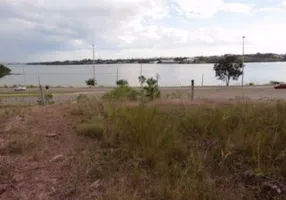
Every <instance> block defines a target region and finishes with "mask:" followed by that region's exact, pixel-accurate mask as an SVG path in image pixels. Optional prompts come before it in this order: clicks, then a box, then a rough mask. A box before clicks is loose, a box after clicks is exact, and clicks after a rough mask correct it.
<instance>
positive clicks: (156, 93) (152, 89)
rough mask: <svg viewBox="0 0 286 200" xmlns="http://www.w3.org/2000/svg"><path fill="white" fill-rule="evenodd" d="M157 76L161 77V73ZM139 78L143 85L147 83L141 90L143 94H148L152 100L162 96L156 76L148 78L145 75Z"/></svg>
mask: <svg viewBox="0 0 286 200" xmlns="http://www.w3.org/2000/svg"><path fill="white" fill-rule="evenodd" d="M157 77H159V75H157ZM138 80H139V83H140V84H141V85H142V86H143V84H144V83H146V84H147V85H146V86H144V87H143V91H141V94H142V95H143V96H146V97H147V98H148V99H149V100H151V101H152V100H154V99H156V98H159V97H160V90H159V86H158V80H155V79H154V78H148V79H146V78H145V77H144V76H139V77H138Z"/></svg>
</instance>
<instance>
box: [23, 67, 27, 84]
mask: <svg viewBox="0 0 286 200" xmlns="http://www.w3.org/2000/svg"><path fill="white" fill-rule="evenodd" d="M23 76H24V86H25V87H26V86H27V80H26V71H25V65H23Z"/></svg>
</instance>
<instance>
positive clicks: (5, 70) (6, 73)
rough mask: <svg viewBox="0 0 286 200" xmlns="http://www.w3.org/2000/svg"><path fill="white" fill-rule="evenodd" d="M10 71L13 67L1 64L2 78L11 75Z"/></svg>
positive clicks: (0, 75) (0, 72) (0, 73)
mask: <svg viewBox="0 0 286 200" xmlns="http://www.w3.org/2000/svg"><path fill="white" fill-rule="evenodd" d="M10 72H11V69H9V68H8V67H6V66H4V65H1V64H0V78H3V77H4V76H7V75H9V74H10Z"/></svg>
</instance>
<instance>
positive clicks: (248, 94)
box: [0, 86, 286, 104]
mask: <svg viewBox="0 0 286 200" xmlns="http://www.w3.org/2000/svg"><path fill="white" fill-rule="evenodd" d="M111 89H112V88H98V87H97V88H51V89H50V92H52V93H53V95H54V101H55V103H67V102H70V101H74V100H75V99H76V97H77V96H78V95H80V94H85V95H88V96H95V97H98V98H99V97H101V96H102V95H103V94H105V93H106V92H109V91H110V90H111ZM135 89H139V88H135ZM160 90H161V93H162V98H163V99H169V98H182V99H190V92H191V89H190V87H161V88H160ZM39 96H40V94H39V89H38V88H28V89H27V91H26V92H15V91H13V90H12V89H10V88H9V89H7V88H1V89H0V98H1V99H2V103H3V104H17V103H25V104H36V103H37V100H38V98H39ZM194 96H195V99H211V100H224V101H225V100H232V99H238V98H242V97H243V98H245V99H250V100H255V101H262V100H281V99H286V92H285V90H283V89H280V90H275V89H274V88H273V87H272V86H246V87H244V89H243V90H242V88H241V87H238V86H232V87H224V86H204V87H195V95H194Z"/></svg>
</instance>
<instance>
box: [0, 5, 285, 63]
mask: <svg viewBox="0 0 286 200" xmlns="http://www.w3.org/2000/svg"><path fill="white" fill-rule="evenodd" d="M285 20H286V0H0V62H19V61H21V62H27V61H51V60H66V59H82V58H91V57H92V47H91V44H92V43H94V44H95V48H96V57H99V58H131V57H157V56H197V55H217V54H225V53H241V51H242V50H241V49H242V47H241V43H242V36H243V35H245V36H246V47H245V51H246V53H256V52H275V53H286V25H285Z"/></svg>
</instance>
